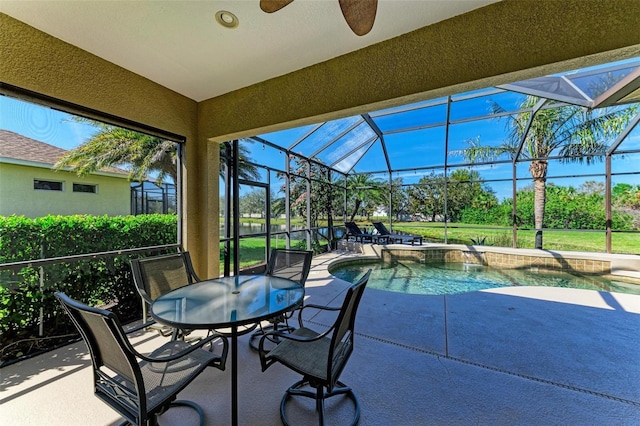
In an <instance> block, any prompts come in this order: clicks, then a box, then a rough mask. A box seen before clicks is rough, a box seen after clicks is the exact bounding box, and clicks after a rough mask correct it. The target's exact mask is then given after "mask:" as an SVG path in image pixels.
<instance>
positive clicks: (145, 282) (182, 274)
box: [130, 251, 200, 336]
mask: <svg viewBox="0 0 640 426" xmlns="http://www.w3.org/2000/svg"><path fill="white" fill-rule="evenodd" d="M130 263H131V272H132V274H133V282H134V283H135V285H136V288H137V289H138V293H139V294H140V296H141V297H142V318H143V321H148V319H147V317H148V309H149V306H151V304H152V303H153V301H154V300H156V299H157V298H158V297H160V296H162V295H163V294H165V293H168V292H170V291H171V290H175V289H177V288H180V287H183V286H185V285H189V284H193V283H196V282H199V281H200V278H198V276H197V275H196V273H195V271H194V269H193V264H192V263H191V256H190V255H189V252H187V251H181V252H178V253H171V254H166V255H160V256H152V257H145V258H140V259H131V261H130ZM150 328H154V329H156V330H157V331H158V332H159V333H161V334H162V335H164V336H167V335H170V334H171V333H172V332H173V331H174V330H173V329H172V328H170V327H165V326H161V325H157V324H152V325H151V326H150ZM180 333H181V335H183V336H184V335H185V334H188V333H189V331H188V330H181V331H180Z"/></svg>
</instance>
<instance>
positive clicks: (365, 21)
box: [260, 0, 378, 36]
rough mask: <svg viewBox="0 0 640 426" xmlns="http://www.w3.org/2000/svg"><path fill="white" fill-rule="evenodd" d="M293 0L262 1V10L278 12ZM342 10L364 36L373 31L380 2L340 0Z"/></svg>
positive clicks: (354, 29)
mask: <svg viewBox="0 0 640 426" xmlns="http://www.w3.org/2000/svg"><path fill="white" fill-rule="evenodd" d="M292 1H293V0H260V9H262V10H263V11H264V12H267V13H273V12H277V11H278V10H280V9H282V8H283V7H285V6H286V5H288V4H289V3H291V2H292ZM339 2H340V9H342V15H343V16H344V19H345V21H347V24H348V25H349V28H351V30H352V31H353V32H354V33H356V35H359V36H363V35H365V34H367V33H368V32H369V31H371V28H373V22H374V21H375V19H376V10H377V8H378V0H339Z"/></svg>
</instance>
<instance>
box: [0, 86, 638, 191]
mask: <svg viewBox="0 0 640 426" xmlns="http://www.w3.org/2000/svg"><path fill="white" fill-rule="evenodd" d="M519 99H521V97H519V95H514V94H502V95H493V96H492V97H491V100H496V101H498V102H499V103H500V104H501V105H502V106H503V107H504V108H506V109H511V108H513V109H515V108H517V105H518V102H519V101H518V100H519ZM487 102H488V97H487V99H484V98H478V99H474V100H473V101H471V102H468V103H466V104H461V107H460V108H458V109H456V110H452V117H451V119H452V120H454V119H459V118H468V117H469V116H472V115H473V114H476V115H477V114H486V110H487V108H486V103H487ZM429 111H430V112H431V113H433V115H434V118H433V122H439V121H442V120H443V113H444V110H443V109H442V108H441V106H437V107H433V108H430V109H429ZM473 111H478V112H473ZM412 114H414V113H406V114H403V115H402V116H397V115H396V116H388V117H385V118H379V119H377V123H379V126H380V127H381V128H382V130H383V131H387V130H393V129H397V128H402V127H406V126H407V125H410V123H411V120H414V118H413V117H412ZM312 127H313V126H306V127H303V128H296V129H290V130H287V131H282V132H276V133H271V134H268V135H262V136H264V137H265V138H266V139H268V140H270V141H272V142H274V143H278V144H282V145H283V146H286V147H288V146H290V145H291V144H292V143H293V142H294V141H295V140H297V139H299V138H300V137H302V136H303V135H304V134H306V133H307V132H308V131H309V129H311V128H312ZM0 129H5V130H10V131H14V132H16V133H19V134H22V135H24V136H27V137H29V138H32V139H36V140H39V141H42V142H45V143H48V144H51V145H54V146H58V147H60V148H64V149H67V150H69V149H73V148H75V147H77V146H79V145H80V144H82V143H83V142H85V141H87V140H88V139H90V138H91V136H92V135H93V134H94V133H95V131H96V130H95V128H94V127H92V126H91V125H90V124H87V123H79V122H76V121H74V120H72V119H71V116H70V115H69V114H66V113H63V112H60V111H56V110H53V109H51V108H47V107H42V106H39V105H35V104H31V103H28V102H23V101H20V100H16V99H13V98H9V97H7V96H0ZM334 131H335V132H338V131H339V128H336V130H334ZM476 136H479V137H480V139H481V141H482V144H483V145H495V144H499V143H500V142H501V141H502V140H504V138H505V137H506V134H505V130H504V124H503V123H497V122H496V120H495V119H489V120H482V121H473V122H468V123H461V124H455V125H451V126H450V130H449V141H450V142H449V150H455V149H461V148H464V146H465V145H464V141H465V140H466V139H469V138H472V137H476ZM364 140H366V138H364V137H363V138H362V140H355V141H353V144H354V145H353V146H356V144H358V143H361V142H362V141H364ZM442 140H444V127H437V128H431V129H425V130H419V131H414V132H404V133H397V134H389V135H386V136H385V141H386V144H387V148H388V151H389V156H390V159H391V164H392V167H393V168H394V169H402V168H408V169H410V170H409V171H405V172H400V173H394V175H393V177H394V178H397V177H402V178H403V180H404V182H405V183H415V182H417V181H418V180H419V179H420V177H421V176H422V174H421V173H420V172H416V171H412V170H411V167H415V166H412V164H414V165H417V166H418V167H420V166H429V165H433V166H435V165H441V164H443V161H444V144H443V143H442V142H435V143H430V142H433V141H442ZM322 143H323V142H322V141H321V140H319V141H317V142H315V144H316V145H315V146H319V145H317V144H322ZM309 144H310V145H313V143H311V142H310V143H309ZM248 146H249V147H250V151H251V154H252V155H251V156H252V158H253V159H254V161H255V162H256V163H260V164H265V165H268V166H272V167H276V168H279V169H284V164H285V158H284V154H283V153H282V152H279V151H278V150H275V149H272V148H269V147H263V146H262V144H258V143H254V144H249V145H248ZM301 147H303V146H302V145H301ZM310 148H312V147H309V148H308V149H310ZM621 149H628V150H637V149H640V126H637V128H636V129H635V130H634V131H633V132H632V134H631V135H630V136H629V137H628V138H627V139H626V140H625V142H624V143H623V145H622V146H621ZM314 150H315V149H314ZM307 152H308V151H307ZM338 155H339V154H334V157H333V158H334V159H335V158H339V157H338ZM452 161H453V162H454V163H456V162H459V163H462V162H463V161H464V159H463V158H458V159H455V160H451V159H450V160H449V162H450V163H449V164H452ZM527 167H528V165H527V164H520V165H519V166H518V172H517V175H518V177H519V178H527V177H530V174H529V173H528V170H527ZM384 169H386V164H385V163H384V159H383V155H382V151H381V148H380V147H379V144H376V145H374V147H373V148H372V149H371V150H370V151H369V152H368V153H367V154H366V155H365V156H364V157H363V159H362V161H361V162H360V163H359V164H358V165H357V166H356V168H355V170H356V171H358V172H369V171H374V170H376V171H377V170H384ZM476 170H478V171H479V172H480V174H481V176H482V178H483V179H485V180H494V179H510V178H511V173H512V169H511V165H510V164H505V165H496V166H477V167H476ZM638 170H640V154H637V153H636V154H628V155H625V156H624V158H623V157H622V156H619V157H617V158H615V160H614V162H613V172H614V173H628V172H637V171H638ZM437 172H440V171H437ZM427 173H428V172H427ZM582 174H604V163H596V164H595V165H593V166H586V165H578V164H570V165H566V164H564V165H563V164H551V166H550V168H549V176H550V177H553V176H559V175H582ZM376 177H378V178H379V179H380V180H383V181H387V180H388V176H385V175H376ZM271 179H272V187H273V189H274V190H276V191H277V190H278V189H279V187H280V183H279V182H277V181H275V179H276V178H275V176H272V177H271ZM586 180H600V181H604V178H603V177H578V178H575V177H572V178H563V179H553V178H552V179H550V181H552V182H555V183H556V184H558V185H573V186H574V187H578V186H579V185H580V184H581V183H583V182H584V181H586ZM613 182H614V184H615V183H619V182H626V183H631V184H640V175H628V176H617V177H616V176H614V177H613ZM529 183H530V181H522V182H519V183H518V187H522V186H525V185H528V184H529ZM489 185H490V186H491V187H492V188H493V190H494V191H495V192H496V195H497V196H498V198H499V199H503V198H510V197H511V185H512V184H511V182H490V183H489Z"/></svg>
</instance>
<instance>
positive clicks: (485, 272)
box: [329, 261, 640, 295]
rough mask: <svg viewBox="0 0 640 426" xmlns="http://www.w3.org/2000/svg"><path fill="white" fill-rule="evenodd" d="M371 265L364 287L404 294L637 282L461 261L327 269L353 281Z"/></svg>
mask: <svg viewBox="0 0 640 426" xmlns="http://www.w3.org/2000/svg"><path fill="white" fill-rule="evenodd" d="M369 268H371V269H372V270H373V271H372V272H371V278H370V279H369V283H368V284H367V287H370V288H376V289H379V290H388V291H396V292H400V293H408V294H431V295H438V294H457V293H467V292H471V291H478V290H486V289H492V288H499V287H511V286H546V287H565V288H579V289H586V290H598V291H611V292H617V293H630V294H640V285H638V284H633V283H629V282H624V281H620V280H616V279H610V278H605V277H602V276H596V275H578V274H572V273H567V272H550V271H539V272H536V271H531V270H519V269H497V268H492V267H489V266H483V265H475V264H465V263H450V262H441V263H418V262H411V261H394V262H383V261H371V262H365V261H358V262H357V263H346V264H342V265H337V266H335V267H333V268H331V269H330V270H329V272H330V273H331V274H332V275H333V276H335V277H337V278H340V279H343V280H345V281H349V282H355V281H356V280H357V279H358V278H359V277H360V276H361V275H362V274H363V273H364V272H365V271H367V270H368V269H369Z"/></svg>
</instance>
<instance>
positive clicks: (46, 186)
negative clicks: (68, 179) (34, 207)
mask: <svg viewBox="0 0 640 426" xmlns="http://www.w3.org/2000/svg"><path fill="white" fill-rule="evenodd" d="M33 189H42V190H45V191H62V190H63V188H62V182H56V181H51V180H39V179H34V180H33Z"/></svg>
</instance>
